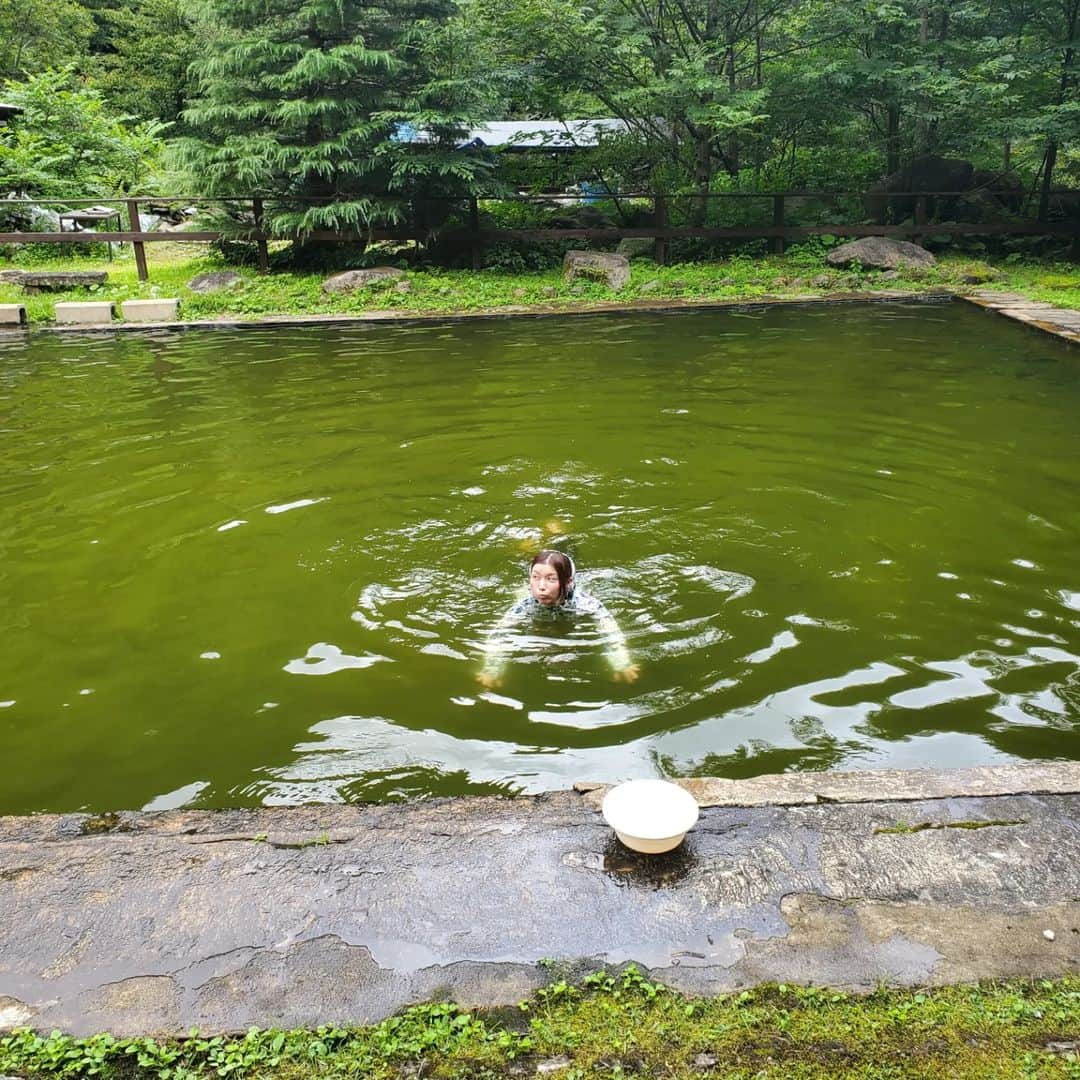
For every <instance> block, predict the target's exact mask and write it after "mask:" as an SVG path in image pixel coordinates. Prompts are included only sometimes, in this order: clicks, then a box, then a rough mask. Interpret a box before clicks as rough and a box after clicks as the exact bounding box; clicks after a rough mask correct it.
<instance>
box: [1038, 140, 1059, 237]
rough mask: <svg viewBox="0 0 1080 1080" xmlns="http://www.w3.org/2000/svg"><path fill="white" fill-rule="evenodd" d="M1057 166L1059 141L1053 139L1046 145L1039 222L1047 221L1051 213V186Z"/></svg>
mask: <svg viewBox="0 0 1080 1080" xmlns="http://www.w3.org/2000/svg"><path fill="white" fill-rule="evenodd" d="M1056 164H1057V141H1056V140H1055V139H1051V140H1050V142H1048V143H1047V144H1046V157H1045V158H1044V159H1043V177H1042V190H1041V191H1040V192H1039V220H1040V221H1046V219H1047V217H1048V216H1049V213H1050V184H1051V182H1052V180H1053V176H1054V166H1055V165H1056Z"/></svg>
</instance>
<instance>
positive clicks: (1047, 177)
mask: <svg viewBox="0 0 1080 1080" xmlns="http://www.w3.org/2000/svg"><path fill="white" fill-rule="evenodd" d="M1078 15H1080V0H1072V3H1071V4H1070V5H1069V7H1068V8H1067V9H1066V11H1065V41H1066V42H1067V43H1068V44H1067V45H1066V46H1065V55H1064V56H1063V57H1062V58H1061V79H1060V81H1059V82H1058V92H1057V102H1056V104H1057V105H1058V106H1059V107H1060V106H1061V105H1063V104H1064V103H1065V98H1066V97H1067V95H1068V93H1069V89H1070V88H1071V87H1072V84H1073V73H1072V65H1073V55H1074V52H1073V45H1072V42H1073V40H1074V39H1075V37H1076V23H1077V16H1078ZM1057 152H1058V144H1057V139H1054V138H1051V139H1050V141H1049V142H1048V143H1047V144H1046V158H1045V159H1044V161H1045V167H1044V169H1043V178H1042V191H1041V192H1040V193H1039V220H1040V221H1045V220H1046V219H1047V216H1048V214H1049V212H1050V189H1051V185H1052V184H1053V177H1054V166H1055V165H1056V164H1057Z"/></svg>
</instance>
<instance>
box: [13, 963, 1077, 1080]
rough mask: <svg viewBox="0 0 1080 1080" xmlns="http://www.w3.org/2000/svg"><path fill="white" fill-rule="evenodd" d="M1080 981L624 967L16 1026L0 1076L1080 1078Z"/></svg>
mask: <svg viewBox="0 0 1080 1080" xmlns="http://www.w3.org/2000/svg"><path fill="white" fill-rule="evenodd" d="M1078 1037H1080V978H1077V977H1068V978H1065V979H1061V980H1059V981H1041V982H1012V983H1002V984H994V985H980V986H956V987H950V988H947V989H940V990H924V991H915V990H911V991H886V990H878V991H876V992H875V993H872V994H870V995H868V996H864V997H859V996H853V995H848V994H843V993H839V992H835V991H831V990H825V989H820V988H816V987H795V986H783V985H781V986H775V985H772V986H763V987H759V988H757V989H755V990H747V991H744V992H742V993H737V994H729V995H725V996H723V997H717V998H708V999H689V998H686V997H683V996H682V995H680V994H678V993H675V992H673V991H670V990H667V989H665V988H664V987H663V986H660V985H658V984H656V983H652V982H649V981H648V980H647V979H645V978H644V977H643V976H642V975H641V974H640V973H639V972H638V971H637V969H636V968H634V967H633V966H631V967H628V968H626V969H625V970H623V971H622V972H621V973H619V974H617V975H612V974H608V973H605V972H598V973H596V974H594V975H590V976H588V977H587V978H586V979H585V980H584V982H583V983H582V984H580V985H574V984H571V983H568V982H566V981H557V982H554V983H552V984H551V985H549V986H548V987H547V988H546V989H545V990H542V991H540V992H539V993H538V994H537V995H536V996H535V997H534V998H532V999H530V1000H529V1001H527V1002H524V1003H522V1004H521V1005H520V1006H519V1007H518V1008H516V1009H504V1010H500V1011H498V1012H493V1013H486V1014H485V1013H480V1012H466V1011H464V1010H460V1009H458V1008H457V1007H456V1006H455V1005H452V1004H447V1003H435V1004H428V1005H420V1006H416V1007H414V1008H412V1009H409V1010H407V1011H405V1012H404V1013H402V1014H401V1015H399V1016H396V1017H393V1018H391V1019H389V1020H385V1021H383V1022H382V1023H380V1024H377V1025H374V1026H370V1027H365V1028H353V1029H344V1028H336V1027H320V1028H318V1029H316V1030H312V1031H289V1032H281V1031H259V1030H257V1029H252V1030H251V1031H249V1032H248V1033H247V1034H246V1035H243V1036H238V1037H235V1038H229V1037H222V1036H216V1037H202V1036H199V1035H198V1034H197V1033H193V1034H192V1035H191V1036H190V1037H189V1038H187V1039H184V1040H181V1041H168V1040H153V1039H129V1040H117V1039H113V1038H111V1037H110V1036H108V1035H99V1036H95V1037H94V1038H92V1039H83V1040H76V1039H71V1038H68V1037H66V1036H63V1035H61V1034H59V1033H53V1034H52V1035H51V1036H49V1037H39V1036H36V1035H33V1034H31V1033H30V1032H18V1033H16V1034H14V1035H11V1036H9V1037H7V1038H4V1039H0V1072H7V1073H17V1074H18V1075H19V1076H25V1077H30V1078H38V1077H83V1076H98V1077H102V1078H104V1080H111V1078H117V1080H119V1078H133V1077H156V1078H160V1080H193V1078H195V1077H214V1076H232V1077H274V1078H281V1080H300V1078H308V1077H314V1076H319V1077H327V1078H333V1077H357V1078H361V1077H362V1078H364V1080H406V1078H410V1080H413V1078H418V1077H425V1078H431V1080H467V1078H468V1080H501V1078H507V1080H510V1078H512V1077H520V1076H530V1077H531V1076H535V1075H538V1071H537V1067H538V1066H539V1065H541V1064H543V1063H549V1064H553V1063H554V1062H555V1059H564V1061H563V1064H562V1067H561V1068H559V1069H558V1070H557V1071H552V1072H549V1073H548V1074H547V1075H550V1076H553V1077H558V1078H560V1080H592V1078H605V1080H616V1078H626V1077H663V1078H670V1080H680V1078H691V1077H694V1078H702V1077H706V1076H708V1077H715V1078H718V1080H719V1078H725V1080H735V1078H746V1080H750V1078H755V1080H774V1078H775V1080H781V1078H782V1080H792V1078H795V1080H816V1078H820V1080H848V1078H850V1080H855V1078H859V1080H893V1078H899V1077H905V1078H906V1077H912V1078H914V1077H919V1078H925V1080H938V1078H940V1080H954V1078H958V1077H962V1078H968V1080H979V1078H985V1080H1013V1078H1015V1080H1034V1078H1036V1077H1039V1078H1042V1077H1045V1078H1052V1077H1062V1078H1065V1080H1077V1078H1080V1060H1078V1057H1077V1053H1076V1050H1075V1042H1076V1040H1077V1038H1078Z"/></svg>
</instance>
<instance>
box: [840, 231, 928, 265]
mask: <svg viewBox="0 0 1080 1080" xmlns="http://www.w3.org/2000/svg"><path fill="white" fill-rule="evenodd" d="M825 261H826V262H828V264H829V265H830V266H851V265H852V264H853V263H858V264H859V265H860V266H861V267H863V269H865V270H895V269H896V268H897V267H898V266H918V267H928V266H933V265H935V263H936V261H937V260H936V259H935V258H934V256H933V255H931V254H930V252H929V251H927V250H926V248H921V247H919V245H918V244H912V243H909V242H908V241H907V240H891V239H890V238H889V237H887V236H863V237H861V238H860V239H858V240H852V241H851V242H850V243H847V244H841V245H840V246H839V247H837V248H833V249H832V251H830V252H829V254H828V255H827V256H826V260H825Z"/></svg>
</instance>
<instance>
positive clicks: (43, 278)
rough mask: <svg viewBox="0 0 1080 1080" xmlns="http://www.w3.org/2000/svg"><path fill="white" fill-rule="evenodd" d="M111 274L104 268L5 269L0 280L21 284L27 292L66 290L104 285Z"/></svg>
mask: <svg viewBox="0 0 1080 1080" xmlns="http://www.w3.org/2000/svg"><path fill="white" fill-rule="evenodd" d="M108 280H109V275H108V274H107V273H106V272H105V271H104V270H63V271H60V270H3V271H0V281H5V282H8V283H9V284H13V285H21V286H22V287H23V289H24V290H25V291H26V292H27V293H31V294H33V293H42V292H64V291H66V290H67V289H86V288H89V287H90V286H91V285H104V284H105V282H106V281H108Z"/></svg>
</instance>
